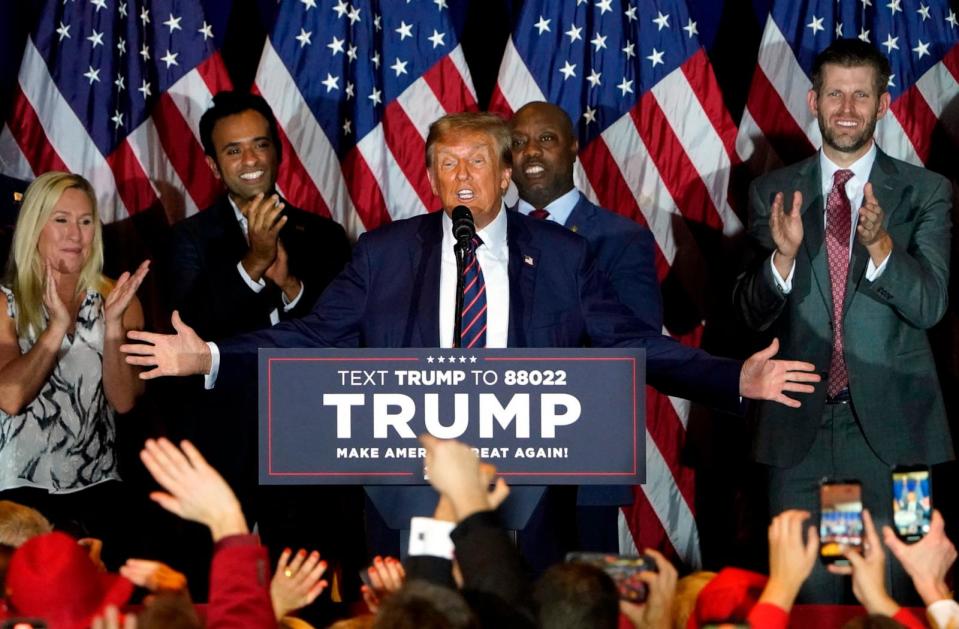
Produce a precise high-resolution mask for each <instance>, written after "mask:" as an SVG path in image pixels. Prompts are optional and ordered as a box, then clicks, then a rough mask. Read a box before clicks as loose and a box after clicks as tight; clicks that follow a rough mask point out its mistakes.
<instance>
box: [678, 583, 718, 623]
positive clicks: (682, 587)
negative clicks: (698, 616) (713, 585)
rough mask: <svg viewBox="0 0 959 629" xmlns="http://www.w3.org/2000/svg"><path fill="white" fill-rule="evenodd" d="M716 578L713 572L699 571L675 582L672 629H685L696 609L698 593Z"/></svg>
mask: <svg viewBox="0 0 959 629" xmlns="http://www.w3.org/2000/svg"><path fill="white" fill-rule="evenodd" d="M715 576H716V573H715V572H707V571H705V570H701V571H699V572H694V573H692V574H688V575H686V576H685V577H683V578H682V579H680V580H679V581H677V582H676V597H675V598H674V599H673V613H672V617H673V628H674V629H686V623H687V621H688V620H689V617H690V616H692V614H693V610H694V609H695V607H696V599H697V598H698V597H699V593H700V592H701V591H702V590H703V588H704V587H706V585H707V584H708V583H709V582H710V581H712V580H713V578H714V577H715Z"/></svg>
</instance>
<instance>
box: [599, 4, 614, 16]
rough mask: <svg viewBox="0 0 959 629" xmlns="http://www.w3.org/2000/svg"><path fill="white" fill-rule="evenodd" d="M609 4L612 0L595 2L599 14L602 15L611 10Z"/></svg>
mask: <svg viewBox="0 0 959 629" xmlns="http://www.w3.org/2000/svg"><path fill="white" fill-rule="evenodd" d="M611 4H613V0H599V2H597V3H596V7H597V8H598V9H599V14H600V15H603V14H604V13H606V12H607V11H612V10H613V8H612V7H611V6H610V5H611Z"/></svg>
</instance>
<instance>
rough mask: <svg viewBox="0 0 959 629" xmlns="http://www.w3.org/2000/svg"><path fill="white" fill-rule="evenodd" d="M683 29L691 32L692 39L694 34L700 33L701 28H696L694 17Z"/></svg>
mask: <svg viewBox="0 0 959 629" xmlns="http://www.w3.org/2000/svg"><path fill="white" fill-rule="evenodd" d="M683 30H684V31H686V32H687V33H689V38H690V39H692V38H693V36H694V35H699V30H697V28H696V22H693V20H692V18H690V19H689V22H688V23H687V24H686V26H684V27H683Z"/></svg>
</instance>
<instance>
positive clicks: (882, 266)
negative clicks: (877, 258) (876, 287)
mask: <svg viewBox="0 0 959 629" xmlns="http://www.w3.org/2000/svg"><path fill="white" fill-rule="evenodd" d="M891 255H892V251H890V252H889V253H887V254H886V257H885V259H884V260H883V261H882V262H880V263H879V266H876V265H875V264H873V262H872V258H869V262H868V263H867V264H866V279H867V280H868V281H870V282H875V281H876V280H877V279H879V276H880V275H882V272H883V271H885V270H886V264H887V263H888V262H889V257H890V256H891Z"/></svg>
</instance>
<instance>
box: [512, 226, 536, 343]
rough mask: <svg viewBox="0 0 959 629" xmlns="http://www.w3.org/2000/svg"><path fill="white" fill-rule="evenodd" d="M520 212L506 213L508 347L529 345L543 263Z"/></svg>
mask: <svg viewBox="0 0 959 629" xmlns="http://www.w3.org/2000/svg"><path fill="white" fill-rule="evenodd" d="M523 221H524V217H523V216H522V215H521V214H520V213H519V212H507V213H506V243H507V246H508V248H509V332H508V334H507V339H506V346H507V347H527V346H528V344H529V343H528V341H527V338H528V334H527V331H528V330H529V323H530V317H531V316H532V313H533V288H534V286H535V284H536V270H537V268H538V266H539V264H540V255H539V254H540V252H539V249H538V248H537V247H535V246H533V244H532V234H530V232H529V228H528V227H527V226H526V225H525V224H524V222H523Z"/></svg>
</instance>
